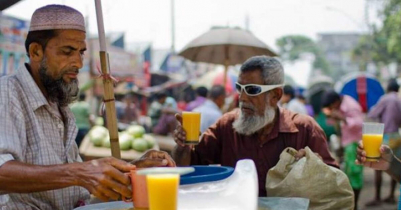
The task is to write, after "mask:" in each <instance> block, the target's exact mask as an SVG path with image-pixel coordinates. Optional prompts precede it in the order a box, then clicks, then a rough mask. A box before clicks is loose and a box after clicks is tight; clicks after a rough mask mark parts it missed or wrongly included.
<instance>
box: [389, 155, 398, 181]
mask: <svg viewBox="0 0 401 210" xmlns="http://www.w3.org/2000/svg"><path fill="white" fill-rule="evenodd" d="M386 172H387V173H388V174H389V175H390V176H391V177H392V178H393V179H394V180H396V181H397V182H400V180H401V161H400V160H399V159H398V158H397V157H395V156H394V155H393V159H392V161H391V163H390V168H389V169H388V170H387V171H386Z"/></svg>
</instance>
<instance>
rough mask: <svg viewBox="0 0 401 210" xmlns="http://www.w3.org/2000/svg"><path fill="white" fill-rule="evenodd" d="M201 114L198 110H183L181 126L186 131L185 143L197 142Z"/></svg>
mask: <svg viewBox="0 0 401 210" xmlns="http://www.w3.org/2000/svg"><path fill="white" fill-rule="evenodd" d="M200 123H201V114H200V113H199V112H183V113H182V126H183V127H184V130H185V131H186V132H187V138H186V141H185V143H186V144H198V143H199V132H200Z"/></svg>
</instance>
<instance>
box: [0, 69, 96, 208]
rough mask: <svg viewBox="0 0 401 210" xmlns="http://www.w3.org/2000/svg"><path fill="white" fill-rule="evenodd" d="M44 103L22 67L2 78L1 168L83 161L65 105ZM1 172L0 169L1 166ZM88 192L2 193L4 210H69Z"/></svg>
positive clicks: (76, 189) (72, 189)
mask: <svg viewBox="0 0 401 210" xmlns="http://www.w3.org/2000/svg"><path fill="white" fill-rule="evenodd" d="M59 112H60V114H62V115H63V116H64V121H63V119H62V118H60V114H59V113H58V111H57V110H55V109H54V108H52V106H51V105H50V104H49V103H48V102H47V100H46V98H45V97H44V95H43V94H42V92H41V91H40V89H39V87H38V86H37V85H36V83H35V81H34V80H33V78H32V76H31V75H30V73H29V71H28V69H27V67H26V66H22V67H21V68H19V69H18V70H17V72H16V73H15V74H13V75H10V76H4V77H1V78H0V167H1V166H2V165H3V164H4V163H6V162H7V161H10V160H16V161H20V162H23V163H27V164H33V165H54V164H65V163H73V162H82V160H81V158H80V156H79V151H78V147H77V145H76V143H75V136H76V134H77V128H76V125H75V119H74V116H73V114H72V112H71V111H70V109H69V108H68V107H64V108H60V109H59ZM0 170H1V168H0ZM88 199H89V192H88V191H87V190H86V189H84V188H82V187H78V186H74V187H67V188H63V189H58V190H49V191H42V192H35V193H9V194H7V192H1V191H0V207H1V208H3V207H5V209H73V208H74V206H75V205H76V204H77V203H78V202H79V201H82V200H84V201H85V200H88Z"/></svg>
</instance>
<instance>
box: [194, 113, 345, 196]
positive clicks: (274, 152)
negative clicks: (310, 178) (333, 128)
mask: <svg viewBox="0 0 401 210" xmlns="http://www.w3.org/2000/svg"><path fill="white" fill-rule="evenodd" d="M238 113H239V110H238V109H237V110H234V111H232V112H229V113H227V114H225V115H223V117H222V118H220V119H219V120H218V121H217V122H216V123H215V124H214V125H212V126H211V127H209V129H207V130H206V131H205V133H203V135H202V137H201V142H200V143H199V144H198V145H197V146H196V147H195V149H194V150H193V151H192V154H191V165H208V164H221V165H222V166H231V167H235V164H236V163H237V161H238V160H241V159H252V160H253V161H254V162H255V165H256V169H257V172H258V179H259V196H266V189H265V184H266V175H267V172H268V170H269V169H270V168H272V167H273V166H275V165H276V164H277V162H278V160H279V156H280V154H281V152H282V151H283V150H284V149H285V148H287V147H292V148H295V149H297V150H299V149H302V148H305V147H306V146H308V147H309V148H310V149H311V150H312V151H314V152H316V153H318V154H319V155H320V156H321V157H322V158H323V161H324V162H325V163H326V164H329V165H331V166H335V167H338V165H337V163H336V162H335V160H334V159H333V158H332V157H331V156H330V154H329V150H328V146H327V141H326V136H325V134H324V132H323V130H322V129H321V128H320V126H319V125H318V124H317V123H316V122H315V120H314V119H313V118H311V117H309V116H306V115H302V114H296V113H293V112H291V111H288V110H286V109H283V108H279V109H278V110H277V114H278V116H279V117H278V118H277V119H276V120H275V124H274V127H273V129H272V131H271V132H270V134H261V135H259V134H253V135H250V136H245V135H241V134H238V133H237V132H236V131H235V130H234V129H233V126H232V123H233V122H234V120H235V119H236V117H237V116H238Z"/></svg>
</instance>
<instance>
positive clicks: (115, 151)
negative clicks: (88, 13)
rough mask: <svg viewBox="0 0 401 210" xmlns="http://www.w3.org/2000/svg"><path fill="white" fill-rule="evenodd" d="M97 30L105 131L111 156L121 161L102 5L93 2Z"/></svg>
mask: <svg viewBox="0 0 401 210" xmlns="http://www.w3.org/2000/svg"><path fill="white" fill-rule="evenodd" d="M95 6H96V17H97V28H98V32H99V45H100V52H99V54H100V67H101V69H102V78H103V86H104V99H103V101H104V103H105V105H106V118H107V129H108V130H109V135H110V147H111V155H112V156H113V157H115V158H118V159H121V153H120V144H119V143H118V129H117V115H116V106H115V99H114V82H113V79H112V78H111V76H110V69H109V59H108V53H107V51H106V40H105V32H104V23H103V12H102V4H101V2H100V0H95Z"/></svg>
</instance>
